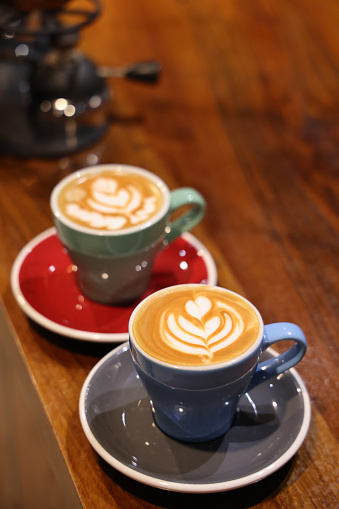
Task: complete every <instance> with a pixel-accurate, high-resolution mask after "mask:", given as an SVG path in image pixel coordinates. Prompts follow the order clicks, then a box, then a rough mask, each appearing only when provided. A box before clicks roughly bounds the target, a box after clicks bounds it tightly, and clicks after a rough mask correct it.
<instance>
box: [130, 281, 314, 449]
mask: <svg viewBox="0 0 339 509" xmlns="http://www.w3.org/2000/svg"><path fill="white" fill-rule="evenodd" d="M286 339H288V340H292V341H293V343H294V344H293V346H291V347H290V348H288V349H287V350H286V351H285V352H284V353H282V354H280V355H275V356H274V357H273V358H271V359H269V360H266V361H260V357H261V354H262V352H263V351H264V350H266V349H267V348H268V347H270V346H272V345H273V344H274V343H277V342H279V341H284V340H286ZM129 342H130V350H131V355H132V359H133V362H134V365H135V368H136V371H137V373H138V375H139V377H140V380H141V382H142V383H143V385H144V386H145V388H146V390H147V392H148V395H149V397H150V401H151V407H152V411H153V415H154V419H155V422H156V423H157V425H158V426H159V428H160V429H161V430H162V431H164V432H165V433H167V434H168V435H170V436H171V437H173V438H176V439H179V440H184V441H189V442H201V441H206V440H211V439H214V438H217V437H218V436H220V435H222V434H224V433H226V431H227V430H228V429H229V428H230V427H231V425H232V422H233V419H234V416H235V413H236V410H237V406H238V403H239V399H240V397H241V396H242V395H243V394H244V392H246V391H247V392H248V391H250V390H253V389H255V387H257V386H258V385H259V384H260V383H264V382H266V381H267V380H269V379H271V378H272V377H277V376H279V375H281V374H282V373H283V372H284V371H286V370H288V369H290V368H291V367H293V366H295V365H296V364H297V363H298V362H299V361H300V360H301V359H302V357H303V356H304V354H305V352H306V339H305V336H304V334H303V332H302V330H301V329H300V328H299V327H298V326H297V325H295V324H292V323H284V322H282V323H274V324H269V325H266V326H265V327H264V324H263V321H262V317H261V315H260V313H259V311H258V310H257V309H256V307H255V306H254V305H253V304H252V303H251V302H249V301H248V300H247V299H245V298H244V297H242V296H241V295H238V294H236V293H234V292H232V291H230V290H227V289H225V288H221V287H215V286H209V285H202V284H186V285H178V286H172V287H169V288H165V289H163V290H159V291H158V292H156V293H154V294H152V295H150V296H149V297H147V298H146V299H144V300H143V301H141V302H140V303H139V304H138V306H137V307H136V308H135V309H134V311H133V313H132V315H131V318H130V322H129ZM259 361H260V362H259Z"/></svg>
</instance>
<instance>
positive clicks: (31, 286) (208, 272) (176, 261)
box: [11, 228, 217, 343]
mask: <svg viewBox="0 0 339 509" xmlns="http://www.w3.org/2000/svg"><path fill="white" fill-rule="evenodd" d="M216 280H217V272H216V267H215V263H214V261H213V258H212V256H211V255H210V253H209V252H208V251H207V249H206V248H205V247H204V246H203V245H202V244H201V243H200V241H198V240H197V239H196V238H195V237H194V236H193V235H192V234H190V233H184V234H183V235H182V236H181V237H179V238H178V239H176V240H175V241H173V242H172V243H171V244H170V245H169V246H168V247H167V248H166V249H165V250H164V251H162V253H161V254H160V255H159V256H158V258H157V260H156V263H155V265H154V269H153V276H152V279H151V283H150V287H149V289H148V291H147V292H146V293H145V294H144V295H143V296H142V298H144V297H146V296H147V295H149V294H150V293H153V292H155V291H157V290H159V289H161V288H164V287H166V286H171V285H176V284H182V283H206V284H212V285H214V284H216ZM11 284H12V290H13V293H14V296H15V298H16V300H17V302H18V304H19V305H20V307H21V308H22V310H23V311H24V312H25V313H26V314H27V315H28V316H29V317H30V318H32V319H33V320H34V321H36V322H37V323H39V324H40V325H42V326H43V327H46V328H47V329H50V330H52V331H53V332H56V333H58V334H62V335H64V336H69V337H72V338H74V339H82V340H87V341H97V342H112V343H116V342H121V341H126V340H127V339H128V332H127V331H128V321H129V318H130V315H131V313H132V311H133V309H134V307H135V306H136V305H137V304H138V302H139V301H136V302H134V303H133V305H129V306H107V305H104V304H99V303H96V302H93V301H91V300H90V299H88V298H86V297H84V296H83V295H82V293H81V292H80V290H79V289H78V287H77V285H76V282H75V276H74V272H73V271H72V262H71V261H70V259H69V256H68V254H67V252H66V250H65V249H64V248H63V246H62V245H61V243H60V241H59V239H58V237H57V235H56V231H55V228H50V229H49V230H47V231H45V232H43V233H41V234H40V235H38V236H37V237H35V239H33V240H32V241H31V242H29V243H28V244H27V245H26V246H25V247H24V248H23V249H22V250H21V252H20V253H19V255H18V257H17V259H16V260H15V262H14V264H13V268H12V274H11ZM140 300H141V299H140Z"/></svg>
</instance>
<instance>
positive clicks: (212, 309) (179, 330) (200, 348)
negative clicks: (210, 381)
mask: <svg viewBox="0 0 339 509" xmlns="http://www.w3.org/2000/svg"><path fill="white" fill-rule="evenodd" d="M161 321H162V328H163V329H162V330H163V334H164V338H165V339H164V341H165V342H166V343H167V344H168V346H169V347H171V348H173V349H175V350H178V351H180V352H185V354H192V355H198V356H199V357H200V358H201V359H202V360H206V362H209V361H210V360H211V359H212V358H213V355H214V354H215V352H217V351H219V350H222V349H224V348H227V347H228V346H229V345H231V344H232V343H233V342H235V341H236V340H237V339H238V338H239V337H240V336H241V334H242V333H243V331H244V321H243V318H242V316H241V315H240V314H239V313H238V312H237V311H236V310H235V309H234V307H232V306H230V305H228V304H226V303H225V302H223V301H221V300H216V299H214V300H213V302H212V301H211V300H210V299H209V298H208V297H205V296H202V295H201V296H198V297H196V299H195V300H188V301H187V302H186V303H185V306H184V309H183V310H182V312H178V311H177V310H175V311H173V310H169V311H168V312H166V313H164V314H163V317H162V320H161Z"/></svg>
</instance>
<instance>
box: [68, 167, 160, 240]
mask: <svg viewBox="0 0 339 509" xmlns="http://www.w3.org/2000/svg"><path fill="white" fill-rule="evenodd" d="M148 187H149V185H148ZM148 191H149V190H148ZM149 194H150V195H147V193H145V191H144V190H142V189H141V187H140V186H139V187H138V186H137V185H134V184H133V183H131V182H121V181H119V180H118V178H115V177H114V176H98V177H97V178H93V179H92V180H91V182H90V185H86V186H81V184H79V185H77V187H70V188H69V189H68V190H67V191H66V192H65V194H64V199H65V202H66V203H65V209H64V211H65V214H66V215H67V216H68V217H69V218H70V219H72V220H74V221H76V222H80V223H82V224H84V225H85V226H88V227H90V228H94V229H104V230H112V231H115V230H120V229H123V228H126V227H131V226H135V225H138V224H140V223H143V222H145V221H147V220H149V219H150V218H151V217H152V216H153V215H154V214H155V213H156V211H157V207H158V205H157V197H156V196H154V195H152V194H151V193H149Z"/></svg>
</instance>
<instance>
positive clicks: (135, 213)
mask: <svg viewBox="0 0 339 509" xmlns="http://www.w3.org/2000/svg"><path fill="white" fill-rule="evenodd" d="M50 206H51V210H52V213H53V218H54V223H55V226H56V229H57V233H58V236H59V239H60V240H61V242H62V244H63V245H64V247H65V248H66V249H67V251H68V253H69V256H70V258H71V260H72V262H73V264H74V265H75V266H76V276H77V282H78V286H79V288H80V290H81V291H82V292H83V293H84V295H86V296H87V297H89V298H90V299H92V300H94V301H97V302H102V303H105V304H115V305H118V304H125V303H128V302H131V301H133V300H135V299H137V298H139V297H140V296H141V295H142V294H143V293H144V292H145V291H146V290H147V287H148V284H149V280H150V277H151V273H152V267H153V263H154V260H155V258H156V256H157V255H158V254H159V252H160V251H161V250H162V249H163V248H164V247H166V246H167V245H168V244H169V243H170V242H172V241H173V240H174V239H176V238H177V237H178V236H179V235H181V234H182V233H183V232H185V231H188V230H191V229H192V228H194V227H195V226H196V225H197V224H198V223H199V222H200V221H201V220H202V218H203V216H204V213H205V200H204V198H203V197H202V195H201V194H200V193H199V192H198V191H196V190H195V189H192V188H188V187H186V188H180V189H175V190H174V191H170V190H169V189H168V187H167V185H166V184H165V182H164V181H163V180H162V179H160V178H159V177H158V176H157V175H155V174H153V173H151V172H149V171H148V170H144V169H142V168H138V167H135V166H130V165H122V164H105V165H97V166H92V167H88V168H85V169H83V170H79V171H77V172H75V173H72V174H71V175H69V176H67V177H66V178H64V179H62V180H61V181H60V182H59V183H58V184H57V185H56V186H55V188H54V189H53V191H52V194H51V198H50ZM181 207H184V209H183V211H182V213H181V214H180V212H178V213H177V214H176V218H175V220H173V221H172V220H171V216H172V214H173V213H174V212H175V211H177V210H178V209H180V208H181Z"/></svg>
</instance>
